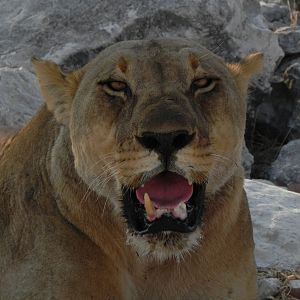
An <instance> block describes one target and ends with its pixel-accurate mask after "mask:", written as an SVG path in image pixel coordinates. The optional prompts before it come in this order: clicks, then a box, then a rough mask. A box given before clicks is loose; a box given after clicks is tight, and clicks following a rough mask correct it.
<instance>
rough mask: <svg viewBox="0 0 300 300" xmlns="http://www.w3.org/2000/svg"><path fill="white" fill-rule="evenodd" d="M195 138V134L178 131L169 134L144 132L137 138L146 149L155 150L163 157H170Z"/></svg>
mask: <svg viewBox="0 0 300 300" xmlns="http://www.w3.org/2000/svg"><path fill="white" fill-rule="evenodd" d="M194 136H195V134H194V133H193V134H189V133H188V131H186V130H177V131H172V132H168V133H157V132H144V133H143V134H142V135H141V136H137V137H136V138H137V140H138V141H139V143H140V144H141V145H142V146H144V147H145V148H146V149H149V150H154V151H155V152H157V153H159V154H162V155H163V156H170V155H171V154H172V153H174V152H175V151H177V150H179V149H181V148H183V147H185V146H186V145H188V144H189V143H190V142H191V141H192V140H193V138H194Z"/></svg>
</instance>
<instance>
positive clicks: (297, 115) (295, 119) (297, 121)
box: [288, 98, 300, 140]
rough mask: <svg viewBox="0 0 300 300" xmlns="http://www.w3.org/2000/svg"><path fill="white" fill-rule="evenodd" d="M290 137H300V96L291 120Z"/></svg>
mask: <svg viewBox="0 0 300 300" xmlns="http://www.w3.org/2000/svg"><path fill="white" fill-rule="evenodd" d="M288 125H289V128H290V139H291V140H294V139H300V98H299V99H298V100H297V102H296V105H295V108H294V112H293V114H292V116H291V118H290V120H289V123H288Z"/></svg>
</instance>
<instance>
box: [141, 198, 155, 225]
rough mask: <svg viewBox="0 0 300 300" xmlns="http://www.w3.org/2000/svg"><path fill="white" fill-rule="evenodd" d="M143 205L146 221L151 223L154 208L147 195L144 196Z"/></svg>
mask: <svg viewBox="0 0 300 300" xmlns="http://www.w3.org/2000/svg"><path fill="white" fill-rule="evenodd" d="M144 203H145V209H146V213H147V218H148V220H150V221H152V220H154V219H155V207H154V205H153V203H152V201H151V199H150V197H149V195H148V193H145V194H144Z"/></svg>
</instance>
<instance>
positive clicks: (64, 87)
mask: <svg viewBox="0 0 300 300" xmlns="http://www.w3.org/2000/svg"><path fill="white" fill-rule="evenodd" d="M31 61H32V65H33V68H34V71H35V73H36V76H37V78H38V81H39V85H40V90H41V94H42V96H43V98H44V100H45V102H46V104H47V107H48V109H49V110H50V111H51V112H52V113H53V114H54V116H55V118H56V120H57V121H58V122H59V123H61V124H64V125H68V123H69V115H70V110H71V105H72V100H73V98H74V96H75V93H76V90H77V88H78V86H79V83H80V81H81V78H82V75H83V71H82V70H78V71H75V72H73V73H68V74H64V73H63V72H62V71H61V69H60V67H59V66H58V65H56V64H55V63H53V62H50V61H47V60H40V59H37V58H33V59H32V60H31Z"/></svg>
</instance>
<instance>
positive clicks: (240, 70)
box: [227, 52, 264, 96]
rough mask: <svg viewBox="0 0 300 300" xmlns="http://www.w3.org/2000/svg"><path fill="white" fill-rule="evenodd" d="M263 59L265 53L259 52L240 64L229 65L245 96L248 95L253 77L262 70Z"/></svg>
mask: <svg viewBox="0 0 300 300" xmlns="http://www.w3.org/2000/svg"><path fill="white" fill-rule="evenodd" d="M263 59H264V55H263V53H261V52H257V53H252V54H250V55H248V56H247V57H246V58H244V59H243V60H242V61H241V62H240V63H237V64H227V67H228V68H229V70H230V71H231V73H232V74H233V76H234V78H235V80H236V82H237V85H238V87H239V89H240V91H241V93H242V95H243V96H244V95H246V93H247V89H248V84H249V81H250V78H251V76H252V75H254V74H256V73H259V72H260V71H261V70H262V67H263Z"/></svg>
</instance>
